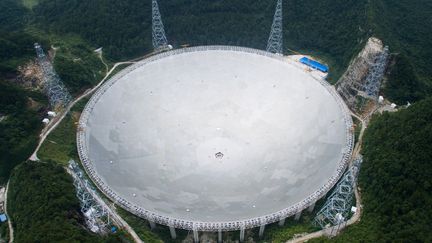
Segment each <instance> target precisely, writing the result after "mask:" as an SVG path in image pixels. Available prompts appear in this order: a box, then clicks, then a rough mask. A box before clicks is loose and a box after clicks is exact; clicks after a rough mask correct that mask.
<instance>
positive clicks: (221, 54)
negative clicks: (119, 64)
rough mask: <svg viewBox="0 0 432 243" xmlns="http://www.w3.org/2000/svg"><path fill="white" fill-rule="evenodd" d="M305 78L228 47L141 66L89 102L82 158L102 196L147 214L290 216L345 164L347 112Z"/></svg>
mask: <svg viewBox="0 0 432 243" xmlns="http://www.w3.org/2000/svg"><path fill="white" fill-rule="evenodd" d="M304 68H305V67H303V66H301V65H300V64H295V63H294V62H293V61H288V60H287V59H283V58H282V57H277V56H274V55H271V54H268V53H265V52H262V51H258V50H253V49H248V48H243V49H242V48H234V47H233V48H231V49H230V48H229V47H223V48H222V47H221V48H217V47H213V48H209V49H207V50H206V49H205V48H189V49H183V50H177V51H171V52H167V53H163V54H161V55H159V56H157V57H156V58H154V57H153V58H151V59H148V60H144V61H142V62H140V63H137V64H135V65H134V66H132V67H129V68H128V69H126V70H124V71H123V72H121V73H120V74H118V75H117V76H115V77H114V78H112V79H111V80H110V81H108V82H107V83H106V84H104V86H102V88H101V89H100V90H99V91H98V93H96V94H95V95H94V96H93V97H92V99H91V101H90V102H89V104H88V105H87V107H86V109H85V111H84V113H83V115H82V117H81V120H80V124H81V126H82V127H83V130H82V134H83V135H82V137H81V138H79V139H78V140H79V141H78V142H79V146H82V147H83V150H80V156H81V159H83V158H86V159H87V161H89V163H88V164H86V169H87V170H89V169H90V171H92V172H93V173H94V174H92V175H91V177H92V178H93V179H94V180H95V178H97V179H98V180H99V181H98V180H96V181H97V184H98V186H99V187H101V184H103V187H108V188H109V189H110V190H112V192H114V193H115V194H116V195H117V196H118V197H119V198H122V199H124V200H125V201H127V202H129V203H131V205H136V206H137V207H138V208H141V209H145V210H148V211H150V212H152V213H154V214H155V215H160V216H164V217H169V218H172V219H180V220H188V221H192V222H232V221H239V220H248V219H252V218H258V217H261V216H264V215H269V214H272V213H275V212H278V211H280V210H283V209H286V208H288V207H290V206H292V205H295V204H298V203H300V202H302V201H303V200H304V199H305V198H307V197H308V196H310V195H312V194H313V193H315V192H317V191H318V190H320V188H322V186H323V185H324V184H326V183H328V182H329V179H330V178H333V181H332V182H331V183H333V184H334V183H335V181H334V178H335V177H338V176H340V173H341V172H340V171H338V168H340V167H341V164H343V163H346V162H344V159H343V155H344V149H346V146H347V141H348V139H347V138H348V133H347V129H346V127H347V124H346V119H347V115H346V112H345V110H344V109H343V107H342V106H341V105H340V101H339V100H338V99H339V97H338V96H337V95H336V96H335V95H334V94H332V93H331V91H330V88H329V87H327V86H326V85H325V84H323V83H322V82H319V81H318V80H316V79H314V78H313V77H312V75H311V74H310V73H308V72H307V71H305V69H304ZM78 137H80V136H78Z"/></svg>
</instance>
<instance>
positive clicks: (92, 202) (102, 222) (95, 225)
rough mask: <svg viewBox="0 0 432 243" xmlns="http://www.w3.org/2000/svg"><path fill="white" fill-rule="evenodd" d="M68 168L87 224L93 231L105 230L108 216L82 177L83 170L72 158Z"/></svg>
mask: <svg viewBox="0 0 432 243" xmlns="http://www.w3.org/2000/svg"><path fill="white" fill-rule="evenodd" d="M68 169H69V170H68V172H69V173H70V174H71V175H72V178H73V181H74V182H73V184H74V186H75V189H76V196H77V198H78V199H79V201H80V205H81V212H82V213H83V214H84V216H85V218H86V223H87V226H88V227H89V229H90V230H91V231H93V232H95V233H104V232H106V231H107V230H108V225H109V224H110V217H109V213H108V212H107V210H106V209H105V208H104V206H103V205H101V204H99V203H98V201H97V200H96V199H95V195H94V194H96V190H95V189H94V188H93V187H92V186H91V185H90V183H89V182H88V180H87V179H85V178H84V176H83V175H84V172H83V171H82V170H81V169H80V168H79V166H78V164H77V163H76V162H75V161H74V160H70V161H69V168H68Z"/></svg>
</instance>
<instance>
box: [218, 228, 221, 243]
mask: <svg viewBox="0 0 432 243" xmlns="http://www.w3.org/2000/svg"><path fill="white" fill-rule="evenodd" d="M218 243H222V230H221V229H219V230H218Z"/></svg>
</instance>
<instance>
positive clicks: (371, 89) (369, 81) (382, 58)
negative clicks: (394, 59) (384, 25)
mask: <svg viewBox="0 0 432 243" xmlns="http://www.w3.org/2000/svg"><path fill="white" fill-rule="evenodd" d="M388 57H389V49H388V46H386V47H384V50H383V52H382V53H381V54H379V55H378V57H377V58H376V60H375V62H374V64H373V66H372V67H371V69H370V71H369V73H368V75H367V76H366V83H365V87H364V91H365V93H366V95H368V96H369V97H370V98H372V99H378V92H379V89H380V87H381V80H382V79H383V77H384V72H385V69H386V67H387V62H388Z"/></svg>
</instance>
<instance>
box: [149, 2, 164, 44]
mask: <svg viewBox="0 0 432 243" xmlns="http://www.w3.org/2000/svg"><path fill="white" fill-rule="evenodd" d="M152 36H153V48H154V49H160V48H163V47H166V46H168V41H167V38H166V35H165V30H164V25H163V23H162V17H161V14H160V12H159V5H158V3H157V0H152Z"/></svg>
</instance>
